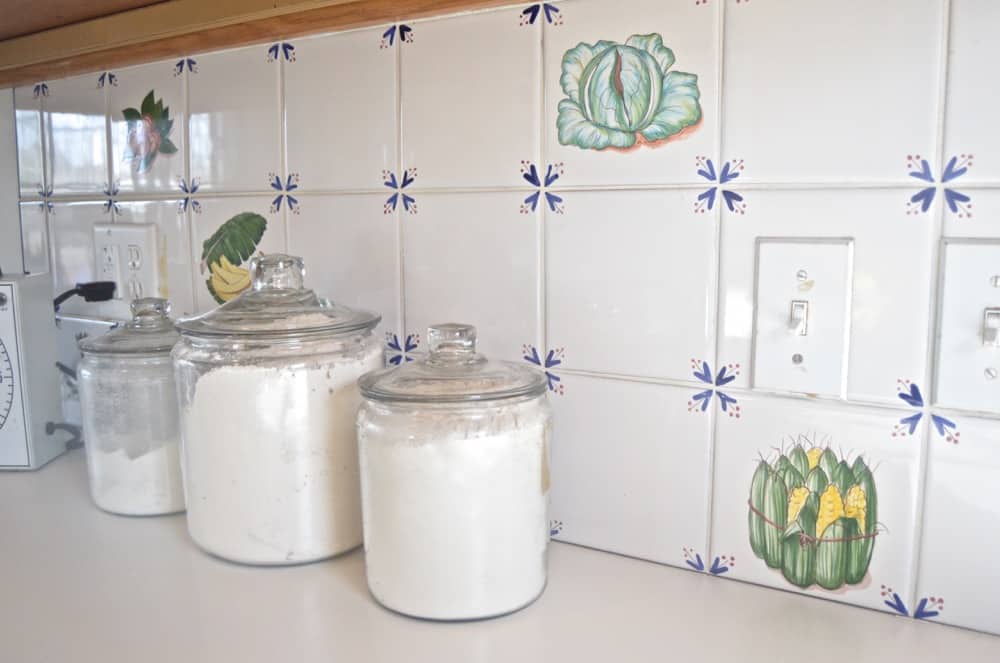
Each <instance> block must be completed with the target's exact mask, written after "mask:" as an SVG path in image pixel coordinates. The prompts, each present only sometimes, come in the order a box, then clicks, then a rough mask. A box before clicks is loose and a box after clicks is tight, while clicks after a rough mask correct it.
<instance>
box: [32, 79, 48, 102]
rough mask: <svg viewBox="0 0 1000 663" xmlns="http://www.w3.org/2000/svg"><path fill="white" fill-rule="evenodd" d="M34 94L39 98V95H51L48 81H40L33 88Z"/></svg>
mask: <svg viewBox="0 0 1000 663" xmlns="http://www.w3.org/2000/svg"><path fill="white" fill-rule="evenodd" d="M32 96H33V97H34V98H35V99H37V98H38V97H47V96H49V86H48V84H47V83H38V84H37V85H35V87H34V88H33V89H32Z"/></svg>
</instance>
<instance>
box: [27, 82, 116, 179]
mask: <svg viewBox="0 0 1000 663" xmlns="http://www.w3.org/2000/svg"><path fill="white" fill-rule="evenodd" d="M105 80H106V77H105ZM48 86H49V90H48V95H47V96H45V97H44V98H43V100H42V107H43V109H44V113H43V114H42V122H43V126H44V127H45V132H46V151H47V155H48V159H47V166H48V178H47V181H48V184H49V186H50V187H51V188H52V191H53V193H55V194H57V195H58V194H61V193H65V194H76V195H85V194H94V195H99V194H100V193H101V192H103V191H104V189H105V188H106V187H107V186H108V139H107V127H106V119H107V118H106V113H107V99H106V96H105V86H102V85H99V79H98V75H97V74H85V75H83V76H75V77H73V78H64V79H60V80H55V81H49V82H48Z"/></svg>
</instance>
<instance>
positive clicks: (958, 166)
mask: <svg viewBox="0 0 1000 663" xmlns="http://www.w3.org/2000/svg"><path fill="white" fill-rule="evenodd" d="M906 167H907V168H908V169H909V170H910V173H909V174H910V177H913V178H915V179H918V180H921V181H922V182H926V183H927V184H928V185H929V186H926V187H924V188H923V189H921V190H920V191H917V192H916V193H915V194H913V195H912V196H910V200H909V202H908V203H906V213H907V214H923V213H924V212H926V211H927V210H929V209H930V208H931V203H933V202H934V196H936V195H937V192H938V189H940V190H941V191H942V192H943V195H944V202H945V204H946V205H947V206H948V209H949V210H951V213H952V214H955V215H957V216H958V218H960V219H968V218H969V217H971V216H972V198H970V197H969V196H968V195H967V194H964V193H962V192H961V191H957V190H955V189H954V188H953V185H951V186H945V185H946V184H950V183H951V182H954V181H955V180H957V179H958V178H959V177H961V176H962V175H965V174H966V173H967V172H969V168H971V167H972V155H971V154H960V155H958V156H954V157H952V158H951V159H949V160H948V163H947V165H946V166H945V167H944V173H943V174H942V175H941V181H940V182H936V181H935V180H934V175H933V174H932V173H931V165H930V164H929V163H927V159H922V158H921V157H920V155H919V154H910V155H907V157H906Z"/></svg>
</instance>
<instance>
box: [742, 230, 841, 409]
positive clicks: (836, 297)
mask: <svg viewBox="0 0 1000 663" xmlns="http://www.w3.org/2000/svg"><path fill="white" fill-rule="evenodd" d="M852 273H853V242H852V241H851V240H850V239H844V238H833V239H813V240H801V239H791V238H760V239H758V240H757V293H756V306H755V307H754V308H755V320H754V353H753V358H754V359H753V386H754V387H755V388H757V389H766V390H769V391H789V392H801V393H807V394H819V395H822V396H834V397H840V398H842V397H844V395H845V392H846V387H847V344H848V336H849V329H850V311H851V291H852Z"/></svg>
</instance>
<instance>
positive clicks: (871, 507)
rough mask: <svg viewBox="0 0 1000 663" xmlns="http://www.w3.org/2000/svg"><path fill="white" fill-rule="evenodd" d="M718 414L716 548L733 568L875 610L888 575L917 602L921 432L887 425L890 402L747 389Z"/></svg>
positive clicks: (736, 573)
mask: <svg viewBox="0 0 1000 663" xmlns="http://www.w3.org/2000/svg"><path fill="white" fill-rule="evenodd" d="M742 400H743V402H744V404H745V406H744V408H743V412H742V417H741V419H740V420H739V421H737V420H735V419H732V418H729V417H720V418H719V419H718V424H717V429H716V446H715V469H714V481H713V486H714V489H713V491H714V492H713V496H712V548H713V554H716V555H731V556H734V557H736V558H737V559H740V560H742V562H741V563H740V564H739V565H738V566H735V567H734V568H732V569H730V571H729V573H727V577H732V578H736V579H739V580H746V581H749V582H754V583H757V584H761V585H768V586H771V587H776V588H779V589H784V590H788V591H795V592H800V593H802V594H805V595H807V596H814V597H817V598H825V599H829V600H833V601H840V602H844V603H852V604H855V605H861V606H865V607H869V608H875V609H878V610H892V608H890V607H889V606H887V605H886V604H885V596H883V586H886V587H894V588H895V593H897V594H899V596H900V597H901V601H902V602H904V603H906V604H907V605H909V604H910V603H911V602H912V599H913V597H911V596H909V591H910V590H909V588H910V584H911V579H912V577H913V575H912V574H913V572H914V559H913V546H914V542H915V538H914V537H915V523H914V520H915V518H916V514H917V501H918V495H919V487H920V458H921V453H922V449H923V443H922V439H921V437H920V436H914V437H913V438H906V439H904V440H899V439H896V438H893V437H892V436H891V435H890V434H889V433H888V431H889V429H890V428H891V427H892V424H893V422H894V421H895V419H896V418H897V417H898V415H897V413H896V412H894V411H892V410H884V411H883V410H877V409H874V408H867V409H860V408H856V409H848V408H844V407H836V406H833V405H830V404H824V403H819V402H814V401H813V402H811V401H807V400H801V399H783V398H778V397H771V396H758V395H752V394H750V395H744V396H743V398H742Z"/></svg>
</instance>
